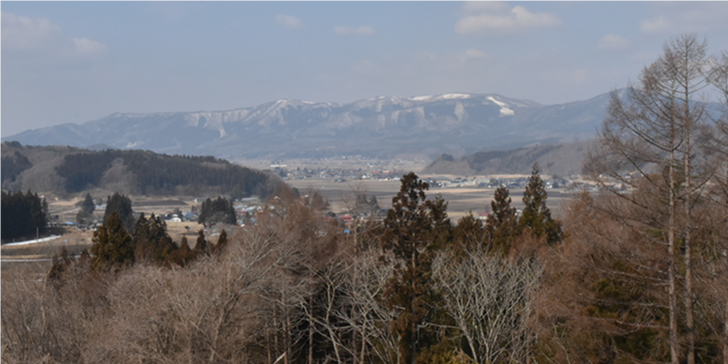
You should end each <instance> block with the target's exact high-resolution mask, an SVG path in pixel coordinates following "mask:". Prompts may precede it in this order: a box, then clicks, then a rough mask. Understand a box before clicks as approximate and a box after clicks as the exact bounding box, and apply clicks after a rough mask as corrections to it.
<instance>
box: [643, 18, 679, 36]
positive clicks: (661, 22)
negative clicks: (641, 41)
mask: <svg viewBox="0 0 728 364" xmlns="http://www.w3.org/2000/svg"><path fill="white" fill-rule="evenodd" d="M670 28H671V24H670V22H669V21H667V19H665V17H664V16H660V17H658V18H655V19H647V20H643V21H641V22H640V30H641V31H643V32H645V33H660V32H663V31H665V30H668V29H670Z"/></svg>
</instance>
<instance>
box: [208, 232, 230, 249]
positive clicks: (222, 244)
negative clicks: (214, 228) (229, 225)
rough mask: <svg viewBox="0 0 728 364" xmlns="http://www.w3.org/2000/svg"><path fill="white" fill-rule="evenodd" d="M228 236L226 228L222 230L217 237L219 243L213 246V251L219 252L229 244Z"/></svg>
mask: <svg viewBox="0 0 728 364" xmlns="http://www.w3.org/2000/svg"><path fill="white" fill-rule="evenodd" d="M227 243H228V238H227V232H226V231H225V229H223V230H222V232H220V236H219V237H218V238H217V244H216V245H215V246H214V247H212V253H214V254H218V253H220V252H221V251H222V250H223V249H225V247H226V246H227Z"/></svg>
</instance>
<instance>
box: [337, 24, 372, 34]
mask: <svg viewBox="0 0 728 364" xmlns="http://www.w3.org/2000/svg"><path fill="white" fill-rule="evenodd" d="M334 33H336V35H349V34H357V35H364V36H367V35H372V34H374V28H372V27H370V26H368V25H362V26H360V27H358V28H349V27H343V26H336V27H334Z"/></svg>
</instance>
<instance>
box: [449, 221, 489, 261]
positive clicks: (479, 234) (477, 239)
mask: <svg viewBox="0 0 728 364" xmlns="http://www.w3.org/2000/svg"><path fill="white" fill-rule="evenodd" d="M486 232H487V231H486V228H485V226H483V223H482V222H481V221H480V220H478V219H477V218H476V217H475V216H473V214H472V212H471V213H468V214H467V215H465V216H463V217H462V218H460V220H458V224H457V225H455V227H454V228H453V229H452V236H453V239H452V242H453V248H455V252H456V253H457V254H458V255H460V256H465V255H467V253H468V252H476V251H479V250H482V249H484V248H486V247H485V246H484V244H487V242H488V239H487V235H486Z"/></svg>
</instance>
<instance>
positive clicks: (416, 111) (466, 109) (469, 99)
mask: <svg viewBox="0 0 728 364" xmlns="http://www.w3.org/2000/svg"><path fill="white" fill-rule="evenodd" d="M608 102H609V94H602V95H598V96H596V97H594V98H591V99H589V100H585V101H576V102H570V103H566V104H561V105H541V104H539V103H536V102H533V101H529V100H521V99H515V98H510V97H505V96H502V95H498V94H466V93H451V94H443V95H433V96H417V97H375V98H371V99H365V100H359V101H355V102H352V103H348V104H342V103H331V102H318V103H315V102H307V101H299V100H278V101H274V102H269V103H265V104H262V105H258V106H254V107H247V108H240V109H235V110H228V111H198V112H167V113H150V114H132V113H116V114H112V115H109V116H106V117H104V118H101V119H98V120H93V121H89V122H86V123H83V124H80V125H78V124H63V125H57V126H52V127H47V128H42V129H37V130H28V131H25V132H22V133H19V134H16V135H13V136H10V137H6V138H3V141H13V140H16V141H19V142H20V143H23V144H30V145H70V146H75V147H88V146H92V145H98V144H104V145H109V146H112V147H114V148H119V149H139V148H142V149H149V150H152V151H155V152H157V153H169V154H185V155H214V156H218V157H222V158H226V159H244V158H272V159H275V158H278V157H281V158H320V157H334V156H335V157H339V156H342V155H345V156H346V155H351V156H353V155H362V156H366V157H378V158H386V159H391V158H395V157H396V156H397V155H402V154H411V153H418V154H419V155H421V156H426V157H428V158H435V157H436V156H438V155H440V154H442V153H448V154H456V155H464V154H469V153H473V152H476V151H478V150H496V149H510V148H518V147H523V146H526V145H529V144H533V143H537V142H540V143H556V142H563V141H570V140H578V139H585V138H591V137H593V135H594V132H595V131H596V128H597V125H598V124H599V123H600V122H601V121H602V119H603V118H604V115H605V111H606V108H607V105H608Z"/></svg>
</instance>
